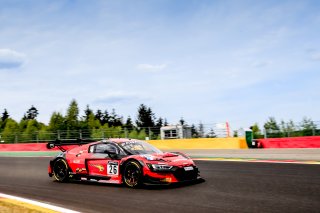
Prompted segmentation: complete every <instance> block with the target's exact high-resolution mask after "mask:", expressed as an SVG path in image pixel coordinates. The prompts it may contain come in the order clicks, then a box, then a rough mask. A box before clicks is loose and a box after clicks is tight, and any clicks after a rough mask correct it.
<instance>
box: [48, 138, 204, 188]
mask: <svg viewBox="0 0 320 213" xmlns="http://www.w3.org/2000/svg"><path fill="white" fill-rule="evenodd" d="M69 144H70V143H69ZM62 145H64V144H62V143H61V142H60V143H58V142H54V143H49V144H48V148H53V147H54V146H58V147H59V148H60V149H61V150H62V151H63V152H61V153H60V154H58V156H56V157H55V158H54V159H52V160H51V161H50V164H49V167H48V172H49V176H50V177H52V176H53V177H54V179H55V180H56V181H59V182H66V181H68V180H93V181H99V182H107V183H115V184H122V183H124V184H125V185H126V186H128V187H132V188H134V187H137V186H139V185H141V184H171V183H178V182H184V181H194V180H197V179H201V178H200V175H199V170H198V168H197V166H196V165H195V163H194V162H193V161H192V159H190V158H189V157H188V156H186V155H185V154H183V153H179V152H162V151H160V150H159V149H157V148H155V147H154V146H152V145H151V144H149V143H147V142H144V141H140V140H135V139H108V140H102V141H98V142H93V143H88V144H84V145H80V144H79V146H76V147H74V148H71V149H69V150H65V149H64V148H62Z"/></svg>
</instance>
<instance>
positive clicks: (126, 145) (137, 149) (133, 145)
mask: <svg viewBox="0 0 320 213" xmlns="http://www.w3.org/2000/svg"><path fill="white" fill-rule="evenodd" d="M120 145H121V146H122V147H123V149H125V150H126V151H127V152H129V153H131V154H134V155H142V154H154V153H156V154H161V153H162V151H160V150H159V149H157V148H156V147H154V146H152V145H151V144H149V143H146V142H144V141H127V142H123V143H121V144H120Z"/></svg>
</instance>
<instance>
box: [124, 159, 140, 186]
mask: <svg viewBox="0 0 320 213" xmlns="http://www.w3.org/2000/svg"><path fill="white" fill-rule="evenodd" d="M122 178H123V182H124V184H125V185H126V186H127V187H130V188H137V187H139V186H141V183H142V168H141V165H140V164H139V163H138V162H136V161H129V162H128V163H126V164H125V166H124V170H123V175H122Z"/></svg>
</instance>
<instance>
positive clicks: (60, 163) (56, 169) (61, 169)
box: [53, 159, 69, 182]
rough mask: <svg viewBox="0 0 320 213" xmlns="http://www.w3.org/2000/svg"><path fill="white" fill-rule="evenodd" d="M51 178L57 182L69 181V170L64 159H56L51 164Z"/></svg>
mask: <svg viewBox="0 0 320 213" xmlns="http://www.w3.org/2000/svg"><path fill="white" fill-rule="evenodd" d="M53 177H54V178H55V179H56V180H57V181H59V182H67V181H68V180H69V168H68V164H67V162H66V161H65V160H64V159H58V160H56V161H55V162H54V164H53Z"/></svg>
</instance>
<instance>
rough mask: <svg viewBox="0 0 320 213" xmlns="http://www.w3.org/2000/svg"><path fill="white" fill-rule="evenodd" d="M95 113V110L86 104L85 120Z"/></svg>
mask: <svg viewBox="0 0 320 213" xmlns="http://www.w3.org/2000/svg"><path fill="white" fill-rule="evenodd" d="M91 114H93V111H92V110H91V109H90V107H89V105H87V106H86V109H85V110H84V120H85V121H88V120H89V116H90V115H91Z"/></svg>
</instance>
